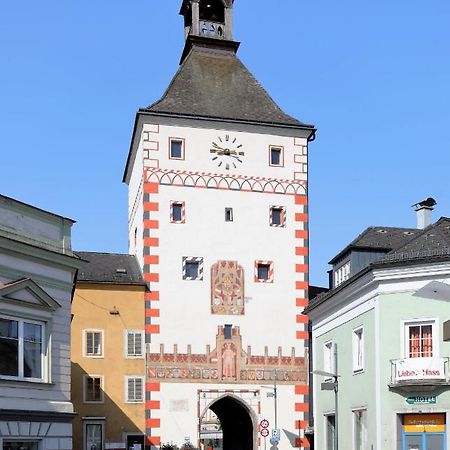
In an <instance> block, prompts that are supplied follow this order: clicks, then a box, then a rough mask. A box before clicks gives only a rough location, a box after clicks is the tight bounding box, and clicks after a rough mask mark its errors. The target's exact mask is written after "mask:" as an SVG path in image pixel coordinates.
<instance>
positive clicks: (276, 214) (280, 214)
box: [269, 206, 286, 227]
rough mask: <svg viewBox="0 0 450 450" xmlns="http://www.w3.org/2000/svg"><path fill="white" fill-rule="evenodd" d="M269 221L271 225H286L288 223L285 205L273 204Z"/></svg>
mask: <svg viewBox="0 0 450 450" xmlns="http://www.w3.org/2000/svg"><path fill="white" fill-rule="evenodd" d="M269 223H270V226H271V227H284V226H285V225H286V208H285V207H284V206H271V207H270V216H269Z"/></svg>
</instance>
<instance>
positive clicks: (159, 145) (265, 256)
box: [124, 0, 315, 450]
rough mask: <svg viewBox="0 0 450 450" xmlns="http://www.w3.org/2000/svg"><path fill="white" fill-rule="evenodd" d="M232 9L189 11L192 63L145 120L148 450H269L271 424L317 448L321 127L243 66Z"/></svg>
mask: <svg viewBox="0 0 450 450" xmlns="http://www.w3.org/2000/svg"><path fill="white" fill-rule="evenodd" d="M232 6H233V4H232V2H231V1H228V2H227V1H222V0H217V1H208V2H203V1H196V0H186V1H184V2H183V5H182V9H181V14H182V15H183V16H184V17H185V30H186V47H185V50H184V52H183V56H182V61H181V66H180V69H179V71H178V72H177V74H176V75H175V77H174V79H173V80H172V82H171V84H170V86H169V88H168V90H167V91H166V93H165V94H164V96H163V97H162V98H161V99H160V100H159V101H158V102H156V103H154V104H153V105H151V106H149V107H148V108H144V109H141V110H139V111H138V113H137V116H136V121H135V127H134V132H133V138H132V143H131V147H130V153H129V156H128V161H127V166H126V169H125V174H124V181H125V182H126V183H127V184H128V186H129V242H130V248H129V250H130V253H131V254H136V255H137V257H138V258H139V260H140V262H141V264H142V268H143V272H144V277H145V279H146V281H147V282H148V284H149V291H148V293H147V294H146V305H145V306H146V318H145V330H146V342H147V361H146V363H147V364H146V366H147V368H146V372H147V373H146V376H147V380H146V434H147V444H148V445H149V446H152V447H159V446H160V445H161V444H163V443H167V442H173V443H176V444H178V445H181V444H183V443H185V442H191V443H192V444H193V445H194V446H200V447H202V448H211V447H213V448H223V449H224V450H228V449H232V448H233V449H234V450H240V449H242V450H256V449H257V448H264V444H266V445H268V446H270V445H271V444H270V443H269V438H270V436H269V437H268V438H267V441H266V442H264V439H265V438H264V434H266V432H264V431H263V432H262V433H261V430H262V429H261V427H260V423H261V421H262V420H263V419H266V420H267V421H268V422H269V426H268V430H269V432H270V434H271V433H272V429H279V430H281V431H280V434H281V437H280V440H279V443H278V448H280V449H288V448H292V447H298V448H307V447H308V446H309V445H308V442H307V440H306V439H305V437H304V432H303V430H304V428H305V427H306V425H307V418H308V417H307V414H308V407H307V403H308V402H307V397H306V396H307V394H308V387H307V370H306V360H307V354H306V344H307V339H308V332H307V317H306V316H304V315H303V314H302V311H303V309H304V307H305V306H306V305H307V297H308V293H307V288H308V211H307V205H308V199H307V155H308V142H309V141H310V140H312V139H313V137H314V133H315V129H314V127H313V126H311V125H306V124H303V123H301V122H299V121H297V120H296V119H294V118H292V117H290V116H288V115H287V114H285V113H284V112H283V111H282V110H281V109H280V108H279V107H278V106H277V105H276V104H275V103H274V102H273V100H272V99H271V98H270V97H269V96H268V94H267V93H266V92H265V90H264V89H263V88H262V87H261V85H260V84H259V83H258V82H257V81H256V80H255V79H254V77H253V76H252V75H251V74H250V73H249V72H248V71H247V69H246V68H245V67H244V65H243V64H242V63H241V62H240V61H239V59H238V58H237V57H236V51H237V48H238V46H239V43H237V42H235V41H232V40H231V39H232V33H231V32H232V28H231V19H232ZM274 387H275V393H276V397H274V396H273V393H274ZM271 393H272V396H270V397H268V396H267V394H269V395H270V394H271ZM275 434H277V433H276V432H275Z"/></svg>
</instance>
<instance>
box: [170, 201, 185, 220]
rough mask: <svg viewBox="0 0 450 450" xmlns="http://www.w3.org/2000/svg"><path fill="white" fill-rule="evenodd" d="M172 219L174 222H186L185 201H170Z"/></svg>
mask: <svg viewBox="0 0 450 450" xmlns="http://www.w3.org/2000/svg"><path fill="white" fill-rule="evenodd" d="M170 221H171V222H172V223H185V206H184V202H177V201H173V202H170Z"/></svg>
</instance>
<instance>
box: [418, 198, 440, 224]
mask: <svg viewBox="0 0 450 450" xmlns="http://www.w3.org/2000/svg"><path fill="white" fill-rule="evenodd" d="M435 206H436V200H435V199H434V198H431V197H428V198H427V199H426V200H422V201H421V202H419V203H416V204H415V205H412V207H413V208H414V211H416V214H417V228H418V229H419V230H423V229H424V228H426V227H427V226H429V225H431V212H432V211H433V209H434V207H435Z"/></svg>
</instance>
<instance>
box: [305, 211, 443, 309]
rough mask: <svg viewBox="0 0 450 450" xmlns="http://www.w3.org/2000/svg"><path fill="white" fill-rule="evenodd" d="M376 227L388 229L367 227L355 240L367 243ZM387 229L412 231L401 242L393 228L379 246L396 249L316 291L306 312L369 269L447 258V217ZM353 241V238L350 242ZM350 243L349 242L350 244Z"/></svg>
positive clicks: (374, 243) (430, 262)
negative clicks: (332, 285)
mask: <svg viewBox="0 0 450 450" xmlns="http://www.w3.org/2000/svg"><path fill="white" fill-rule="evenodd" d="M377 229H385V230H389V228H383V227H370V228H368V229H367V230H365V231H364V232H363V233H362V234H361V235H359V236H358V238H356V239H355V241H356V242H364V243H365V244H370V243H371V238H372V237H373V230H377ZM390 230H397V231H398V230H410V231H412V232H413V233H412V234H409V235H407V236H408V238H406V239H405V240H404V242H403V243H402V242H401V241H402V239H403V238H402V237H400V236H401V235H400V234H399V233H397V232H395V231H394V232H393V233H392V235H393V236H394V238H393V239H392V238H391V240H388V241H385V242H384V243H382V244H380V245H387V244H388V243H391V244H392V245H395V248H393V249H391V251H389V252H387V253H386V254H385V255H384V256H383V257H382V258H381V259H379V260H377V261H375V262H372V263H371V264H369V265H368V266H367V267H365V268H364V269H362V270H361V271H360V272H358V273H356V274H355V275H353V276H352V277H351V278H349V279H348V280H347V281H345V282H343V283H342V284H340V285H339V286H337V287H335V288H334V289H331V290H329V291H328V292H325V293H322V294H319V295H318V296H317V297H315V298H314V299H313V300H312V301H311V302H310V304H309V306H308V307H307V308H306V312H308V311H310V310H312V309H314V308H315V307H316V306H318V305H320V304H322V303H324V302H325V301H327V300H328V299H329V298H330V297H332V296H333V295H334V294H335V293H337V292H339V291H341V290H343V289H345V288H346V287H347V286H348V285H350V284H352V283H353V282H354V281H355V280H357V279H358V278H360V277H361V276H362V275H364V274H365V273H367V272H369V271H370V270H372V269H376V268H384V267H386V268H388V267H393V266H395V267H398V266H406V265H412V264H428V263H429V264H432V263H437V262H441V261H449V260H450V218H449V217H441V218H440V219H439V220H438V221H437V222H436V223H434V224H432V225H429V226H428V227H426V228H425V229H423V230H418V229H409V228H390ZM366 232H367V235H368V236H371V238H369V239H367V240H366V239H365V238H364V235H365V233H366ZM361 237H363V238H362V241H359V239H360V238H361ZM355 241H353V242H352V244H353V243H354V242H355ZM352 244H350V246H351V245H352ZM372 245H373V246H372V247H364V248H366V249H367V248H382V247H377V246H378V245H379V244H378V243H376V242H373V243H372ZM350 246H347V247H346V248H347V249H348V248H349V247H350ZM341 254H343V252H341ZM335 259H336V258H335Z"/></svg>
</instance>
